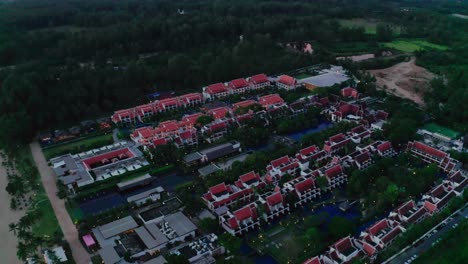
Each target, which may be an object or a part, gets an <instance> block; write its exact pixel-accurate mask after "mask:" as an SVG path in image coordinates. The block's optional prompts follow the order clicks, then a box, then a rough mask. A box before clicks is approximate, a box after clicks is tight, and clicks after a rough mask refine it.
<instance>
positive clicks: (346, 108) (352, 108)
mask: <svg viewBox="0 0 468 264" xmlns="http://www.w3.org/2000/svg"><path fill="white" fill-rule="evenodd" d="M339 111H340V112H341V113H343V115H344V116H347V115H349V114H352V115H358V112H359V106H357V105H351V104H347V103H346V104H344V105H342V106H340V108H339Z"/></svg>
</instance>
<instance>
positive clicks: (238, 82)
mask: <svg viewBox="0 0 468 264" xmlns="http://www.w3.org/2000/svg"><path fill="white" fill-rule="evenodd" d="M229 86H230V87H231V88H233V89H239V88H244V87H248V86H249V83H248V82H247V81H246V80H245V79H244V78H239V79H235V80H232V81H230V82H229Z"/></svg>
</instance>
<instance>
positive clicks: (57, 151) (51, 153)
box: [44, 134, 114, 160]
mask: <svg viewBox="0 0 468 264" xmlns="http://www.w3.org/2000/svg"><path fill="white" fill-rule="evenodd" d="M112 143H114V140H113V139H112V134H105V135H99V136H92V137H89V138H86V139H81V138H80V139H79V140H77V141H76V142H71V143H68V142H67V143H65V144H60V145H54V146H52V147H48V148H44V156H45V158H46V160H49V159H51V158H54V157H57V156H60V155H64V154H68V153H70V154H76V153H79V152H83V151H86V150H90V149H94V148H100V147H102V146H105V145H110V144H112Z"/></svg>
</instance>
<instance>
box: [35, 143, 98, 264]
mask: <svg viewBox="0 0 468 264" xmlns="http://www.w3.org/2000/svg"><path fill="white" fill-rule="evenodd" d="M30 147H31V153H32V155H33V158H34V162H35V163H36V166H37V169H38V170H39V173H40V174H41V180H42V184H43V185H44V189H45V191H46V193H47V197H49V200H50V203H51V204H52V208H53V209H54V212H55V216H56V217H57V220H58V222H59V225H60V228H61V229H62V232H63V235H64V237H65V240H67V242H68V244H70V248H71V250H72V254H73V259H74V260H75V262H76V263H77V264H88V263H89V262H90V261H91V258H90V256H89V254H88V252H87V251H86V250H85V249H84V247H83V245H82V244H81V243H80V241H79V238H78V231H77V230H76V227H75V225H74V224H73V222H72V220H71V218H70V216H69V215H68V212H67V210H66V209H65V202H64V200H61V199H59V198H58V197H57V191H58V189H57V185H56V179H55V176H54V173H53V171H52V169H51V168H50V167H49V166H48V165H47V161H46V159H45V157H44V154H43V153H42V149H41V147H40V146H39V144H38V143H37V142H34V143H31V145H30Z"/></svg>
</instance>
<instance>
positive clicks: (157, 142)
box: [153, 138, 167, 146]
mask: <svg viewBox="0 0 468 264" xmlns="http://www.w3.org/2000/svg"><path fill="white" fill-rule="evenodd" d="M165 144H167V140H166V139H165V138H157V139H155V140H153V145H154V146H160V145H165Z"/></svg>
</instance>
